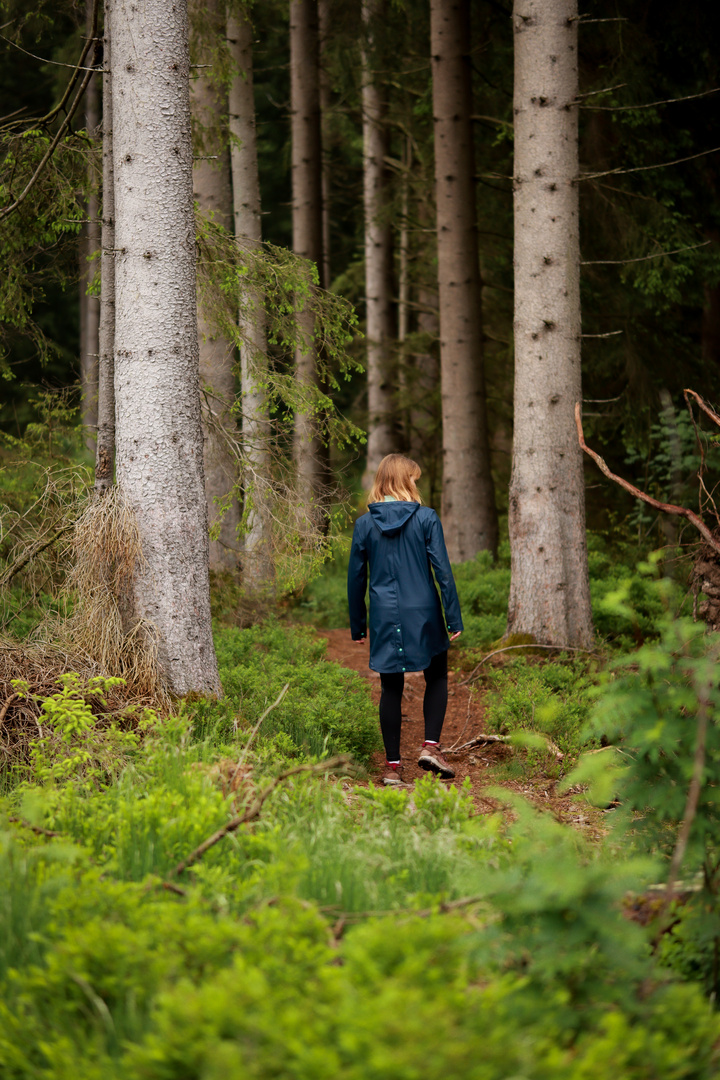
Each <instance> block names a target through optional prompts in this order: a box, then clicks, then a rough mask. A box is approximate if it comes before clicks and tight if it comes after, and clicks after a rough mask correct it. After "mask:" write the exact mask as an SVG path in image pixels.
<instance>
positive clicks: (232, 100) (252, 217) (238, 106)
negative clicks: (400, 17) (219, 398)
mask: <svg viewBox="0 0 720 1080" xmlns="http://www.w3.org/2000/svg"><path fill="white" fill-rule="evenodd" d="M227 38H228V48H229V50H230V56H231V57H232V60H233V63H234V65H235V69H236V70H235V73H234V76H233V79H232V83H231V85H230V94H229V107H230V136H231V153H230V158H231V165H232V186H233V213H234V218H235V235H236V237H237V238H238V241H239V242H240V243H241V244H243V245H246V246H248V247H254V246H258V245H259V244H260V243H261V241H262V227H261V217H260V177H259V173H258V160H257V132H256V128H255V94H254V86H253V55H252V42H253V34H252V25H251V23H250V20H249V19H248V18H247V16H246V15H244V14H243V13H242V12H240V13H234V12H232V11H228V19H227ZM239 328H240V332H241V334H242V338H243V344H242V345H241V347H240V377H241V387H242V445H243V462H244V468H245V476H244V488H245V499H246V501H249V504H250V507H251V508H250V509H249V511H248V510H247V509H246V522H245V530H246V531H245V535H244V537H243V582H244V584H245V585H246V586H248V585H249V586H251V587H252V588H253V589H257V588H262V587H263V586H266V585H268V584H269V583H270V582H271V581H272V578H273V557H272V520H271V517H270V512H269V505H268V500H269V495H270V490H269V482H270V467H271V460H270V445H269V441H270V424H269V420H268V412H267V400H266V394H265V391H264V390H263V380H264V373H265V368H266V366H267V328H266V323H265V312H264V308H263V298H262V297H261V296H257V295H256V294H253V293H249V294H248V295H247V296H246V297H245V298H244V303H243V304H242V305H241V309H240V312H239Z"/></svg>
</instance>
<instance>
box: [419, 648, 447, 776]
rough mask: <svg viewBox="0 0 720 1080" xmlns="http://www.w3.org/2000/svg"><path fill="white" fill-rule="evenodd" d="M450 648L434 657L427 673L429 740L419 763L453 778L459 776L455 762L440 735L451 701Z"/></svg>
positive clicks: (426, 738) (439, 774)
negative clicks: (446, 753)
mask: <svg viewBox="0 0 720 1080" xmlns="http://www.w3.org/2000/svg"><path fill="white" fill-rule="evenodd" d="M447 657H448V654H447V651H446V652H442V653H438V655H437V656H433V658H432V660H431V661H430V663H429V664H428V666H427V667H426V668H425V671H424V672H423V674H424V676H425V697H424V699H423V714H424V716H425V742H424V743H423V748H422V751H421V752H420V758H419V760H418V765H419V766H420V768H421V769H427V770H429V771H430V772H434V773H437V775H438V776H440V777H442V778H443V779H446V780H449V779H451V778H452V777H453V776H454V775H455V770H454V769H453V767H452V765H450V764H448V762H447V761H446V760H445V758H444V757H443V755H442V754H441V753H440V747H439V746H438V743H439V742H440V735H441V732H442V726H443V721H444V720H445V712H446V710H447V700H448V673H447Z"/></svg>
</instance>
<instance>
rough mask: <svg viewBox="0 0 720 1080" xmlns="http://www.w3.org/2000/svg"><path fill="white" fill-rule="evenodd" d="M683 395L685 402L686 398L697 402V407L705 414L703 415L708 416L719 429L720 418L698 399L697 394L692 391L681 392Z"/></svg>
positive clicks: (704, 402)
mask: <svg viewBox="0 0 720 1080" xmlns="http://www.w3.org/2000/svg"><path fill="white" fill-rule="evenodd" d="M683 395H684V397H685V401H687V399H688V397H691V398H694V399H695V401H696V402H697V404H698V406H699V407H700V408H701V409H702V411H703V412H704V413H705V415H706V416H709V417H710V419H711V420H712V421H713V422H714V423H715V424H717V425H718V427H720V416H718V414H717V413H716V412H715V411H714V410H713V409H711V408H710V406H709V405H708V404H707V402H706V401H703V399H702V398H701V397H700V395H699V394H696V393H695V391H694V390H683ZM688 404H689V402H688Z"/></svg>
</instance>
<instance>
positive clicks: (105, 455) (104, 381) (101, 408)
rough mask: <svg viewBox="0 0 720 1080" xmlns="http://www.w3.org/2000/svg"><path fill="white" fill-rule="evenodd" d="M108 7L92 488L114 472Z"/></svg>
mask: <svg viewBox="0 0 720 1080" xmlns="http://www.w3.org/2000/svg"><path fill="white" fill-rule="evenodd" d="M111 18H112V9H111V5H110V3H106V5H105V29H104V32H103V81H102V87H103V110H102V112H103V119H102V160H103V180H102V233H101V249H102V254H101V256H100V325H99V328H98V403H97V446H96V448H95V490H96V491H98V492H102V491H106V490H107V488H109V487H112V484H113V480H114V474H115V365H114V360H113V351H114V348H115V173H114V169H113V103H112V30H111V25H110V22H111Z"/></svg>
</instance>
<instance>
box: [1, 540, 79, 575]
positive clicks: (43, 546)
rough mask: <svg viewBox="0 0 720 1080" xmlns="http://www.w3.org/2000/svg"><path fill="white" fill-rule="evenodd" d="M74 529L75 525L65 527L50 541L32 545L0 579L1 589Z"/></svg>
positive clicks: (37, 542)
mask: <svg viewBox="0 0 720 1080" xmlns="http://www.w3.org/2000/svg"><path fill="white" fill-rule="evenodd" d="M72 528H73V525H72V524H71V525H63V527H62V528H61V529H58V530H57V532H55V533H53V535H52V536H51V537H50V539H49V540H38V541H36V543H34V544H32V545H31V546H30V547H29V548H26V550H25V551H23V553H22V555H19V556H18V557H17V559H16V560H15V562H14V563H13V564H12V566H9V567H8V568H7V570H6V571H5V573H4V574H3V575H2V577H0V589H4V588H5V586H6V585H9V584H10V582H11V581H12V579H13V578H14V577H15V575H16V574H19V573H20V571H21V570H23V569H24V568H25V567H26V566H27V564H28V563H29V562H30V561H31V559H34V558H35V556H36V555H40V554H41V553H42V552H43V551H47V549H48V548H49V547H52V545H53V544H54V543H55V541H56V540H59V539H60V537H61V536H62V535H63V534H64V533H66V532H69V531H70V529H72Z"/></svg>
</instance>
